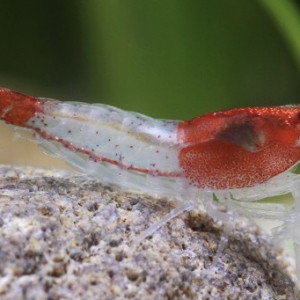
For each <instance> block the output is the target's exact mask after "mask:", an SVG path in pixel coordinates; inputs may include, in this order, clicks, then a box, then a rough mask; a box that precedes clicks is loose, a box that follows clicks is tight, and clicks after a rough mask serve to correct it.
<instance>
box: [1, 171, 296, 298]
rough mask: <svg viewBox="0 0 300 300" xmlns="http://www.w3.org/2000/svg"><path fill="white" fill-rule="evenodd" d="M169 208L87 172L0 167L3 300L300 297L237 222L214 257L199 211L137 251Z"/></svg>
mask: <svg viewBox="0 0 300 300" xmlns="http://www.w3.org/2000/svg"><path fill="white" fill-rule="evenodd" d="M172 207H173V206H172V203H170V202H169V201H168V199H160V200H157V199H152V198H151V197H149V196H141V195H135V194H128V193H126V194H125V193H122V192H119V191H115V190H113V189H112V188H109V187H103V186H101V184H100V183H99V182H97V181H95V180H91V179H88V178H86V177H79V176H71V175H68V173H62V172H58V171H49V170H44V171H43V170H38V169H32V168H23V169H18V168H12V167H4V166H2V167H0V236H1V240H0V298H1V299H72V300H74V299H172V300H173V299H300V293H299V291H298V290H297V289H296V287H295V285H294V283H293V281H292V280H291V279H290V277H289V275H288V274H287V272H286V265H285V263H284V261H282V260H280V259H278V258H279V257H280V253H279V252H276V250H274V247H273V246H272V245H271V244H270V242H269V241H268V239H267V238H265V237H264V236H263V235H261V234H260V233H259V231H258V230H257V229H255V228H253V227H249V226H244V225H243V224H244V223H242V222H240V221H239V220H236V224H233V230H232V232H231V234H230V236H229V242H228V244H227V245H226V247H225V249H224V250H223V251H222V253H221V256H220V258H219V259H218V260H217V261H215V260H214V257H215V254H216V251H217V249H218V245H219V241H220V237H221V233H222V227H221V226H220V225H219V224H216V223H215V222H214V221H213V220H212V219H210V218H209V217H207V216H205V215H203V214H200V213H197V212H191V213H184V214H182V215H181V216H179V217H177V218H175V219H173V220H172V221H170V222H169V223H168V225H166V226H164V227H162V228H161V229H160V230H159V231H157V232H156V233H155V234H154V235H153V236H152V237H149V238H147V239H146V240H144V241H143V242H142V243H141V244H140V245H139V246H138V247H137V248H136V249H134V248H133V246H132V241H134V240H136V237H137V236H138V234H139V233H141V232H143V230H145V229H146V228H148V226H149V224H152V223H153V222H155V221H156V220H158V219H159V218H161V217H162V216H163V215H165V214H166V213H167V212H169V211H170V210H171V209H172ZM213 261H214V262H215V264H214V265H213V264H212V262H213Z"/></svg>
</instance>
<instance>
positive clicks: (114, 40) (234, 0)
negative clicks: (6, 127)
mask: <svg viewBox="0 0 300 300" xmlns="http://www.w3.org/2000/svg"><path fill="white" fill-rule="evenodd" d="M273 1H274V2H276V1H283V0H273ZM284 1H285V0H284ZM286 1H288V0H286ZM293 4H294V5H295V9H300V4H299V1H293ZM296 26H297V25H296ZM298 29H299V30H300V28H298ZM296 30H297V28H296ZM299 39H300V36H299ZM298 66H300V64H298ZM0 86H4V87H8V88H11V89H14V90H19V91H22V92H24V93H28V94H32V95H40V96H47V97H51V98H56V99H61V100H76V101H90V102H92V101H94V102H103V103H109V104H112V105H115V106H118V107H121V108H124V109H129V110H134V111H139V112H142V113H144V114H148V115H151V116H153V117H159V118H175V119H190V118H192V117H195V116H197V115H200V114H202V113H204V112H208V111H214V110H220V109H226V108H231V107H239V106H251V105H278V104H288V103H300V67H298V68H297V61H296V58H295V55H294V54H293V52H292V51H291V49H290V45H289V43H288V42H287V40H286V38H285V36H284V33H283V32H282V31H281V30H280V29H279V27H278V26H277V24H276V22H275V21H274V18H272V16H271V14H270V13H269V12H268V10H267V9H266V7H265V6H264V5H262V3H261V1H258V0H256V1H255V0H253V1H249V0H198V1H197V0H194V1H191V0H181V1H179V0H81V1H78V0H63V1H62V0H52V1H41V0H39V1H7V0H4V1H3V0H0Z"/></svg>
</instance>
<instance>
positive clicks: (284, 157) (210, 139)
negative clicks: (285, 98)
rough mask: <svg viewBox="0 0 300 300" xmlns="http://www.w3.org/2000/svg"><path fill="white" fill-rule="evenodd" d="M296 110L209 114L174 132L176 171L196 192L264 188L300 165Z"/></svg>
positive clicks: (299, 118) (299, 120)
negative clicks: (178, 147) (178, 145)
mask: <svg viewBox="0 0 300 300" xmlns="http://www.w3.org/2000/svg"><path fill="white" fill-rule="evenodd" d="M299 124H300V107H297V106H285V107H261V108H260V107H256V108H240V109H232V110H227V111H223V112H218V113H212V114H207V115H204V116H201V117H198V118H195V119H193V120H191V121H189V122H181V123H180V124H179V126H178V138H179V141H180V142H181V143H182V144H183V148H182V150H181V151H180V154H179V161H180V165H181V167H182V168H183V170H184V174H185V176H186V177H187V178H188V180H189V181H190V183H191V184H193V185H194V186H197V187H198V188H210V189H232V188H244V187H251V186H254V185H256V184H260V183H263V182H265V181H267V180H269V179H271V178H272V177H274V176H276V175H277V174H280V173H282V172H284V171H285V170H287V169H289V168H291V167H292V166H293V165H294V164H296V163H297V162H298V160H299V159H300V141H299V138H300V125H299Z"/></svg>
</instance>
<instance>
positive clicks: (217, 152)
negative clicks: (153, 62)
mask: <svg viewBox="0 0 300 300" xmlns="http://www.w3.org/2000/svg"><path fill="white" fill-rule="evenodd" d="M0 119H2V120H3V121H5V122H6V123H8V124H12V125H15V126H21V127H25V128H27V129H30V130H32V131H34V132H35V133H36V136H37V141H38V143H40V144H41V146H42V147H44V148H45V149H46V150H47V151H48V152H50V153H51V154H53V155H56V156H59V157H61V158H63V159H64V160H65V161H67V162H68V163H69V164H71V165H73V166H75V167H77V168H79V169H81V170H82V171H83V172H84V173H86V174H90V175H93V176H96V177H98V178H100V179H101V181H102V182H104V183H106V184H113V185H116V186H119V187H121V188H122V189H124V190H128V191H131V192H140V193H149V194H152V195H154V196H171V197H174V198H177V200H178V203H179V205H178V207H177V208H175V209H174V210H173V211H171V212H170V213H169V214H168V215H167V216H165V217H164V218H163V220H160V221H159V222H157V223H156V224H155V225H153V226H151V227H150V228H149V229H148V230H147V231H146V232H145V233H144V234H143V235H142V238H141V239H140V240H142V239H143V238H144V237H146V236H147V235H149V234H152V233H153V232H154V231H155V230H156V229H157V228H159V227H160V226H161V225H163V224H165V222H167V221H168V220H170V219H171V218H173V217H174V216H176V215H178V214H180V213H181V212H183V211H184V210H189V209H191V208H194V207H195V201H192V199H193V198H194V197H195V195H196V197H197V196H198V198H201V199H202V204H203V205H204V206H205V208H206V210H207V211H208V212H212V214H213V216H219V215H218V214H217V213H214V212H213V211H212V209H211V206H210V204H209V203H210V202H212V201H206V200H209V199H212V197H213V196H216V197H217V198H219V199H220V200H222V201H223V200H224V201H223V202H226V201H229V200H230V199H234V200H241V201H246V202H247V201H248V202H253V201H256V200H258V199H262V198H265V197H268V196H274V195H281V194H287V193H292V195H293V197H294V199H295V205H294V206H295V211H296V212H297V214H298V213H299V212H300V208H299V205H300V203H298V202H299V201H300V198H299V197H300V193H299V183H300V175H297V174H296V173H294V172H293V170H294V168H295V166H296V165H297V163H298V161H299V160H300V107H299V106H279V107H253V108H238V109H231V110H227V111H221V112H216V113H210V114H206V115H203V116H200V117H197V118H195V119H193V120H191V121H187V122H184V121H169V120H155V119H152V118H149V117H146V116H143V115H141V114H137V113H132V112H126V111H122V110H120V109H117V108H114V107H111V106H108V105H103V104H96V105H89V104H84V103H79V102H60V101H56V100H49V99H45V98H35V97H31V96H26V95H23V94H20V93H17V92H14V91H11V90H8V89H4V88H0ZM297 214H295V215H297ZM295 215H293V218H290V219H291V220H293V222H294V223H293V225H292V227H293V226H296V227H299V226H298V225H300V224H299V218H294V217H295ZM221 217H222V216H221ZM223 217H224V216H223ZM284 218H286V214H285V213H283V214H282V220H283V221H285V220H284ZM225 219H226V218H225ZM292 238H293V240H294V245H295V249H296V251H297V254H298V256H299V255H300V251H299V248H298V247H299V238H300V237H299V231H298V230H297V231H295V230H294V231H293V237H292ZM299 270H300V267H299ZM299 270H298V271H299Z"/></svg>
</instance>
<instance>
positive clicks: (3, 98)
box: [0, 88, 42, 127]
mask: <svg viewBox="0 0 300 300" xmlns="http://www.w3.org/2000/svg"><path fill="white" fill-rule="evenodd" d="M41 111H42V103H41V100H39V99H37V98H34V97H31V96H26V95H23V94H21V93H18V92H14V91H11V90H9V89H5V88H0V118H1V119H2V120H4V121H5V122H7V123H9V124H12V125H17V126H23V127H27V126H26V123H27V122H28V120H29V119H31V118H32V117H34V116H35V114H36V113H37V112H41Z"/></svg>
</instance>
